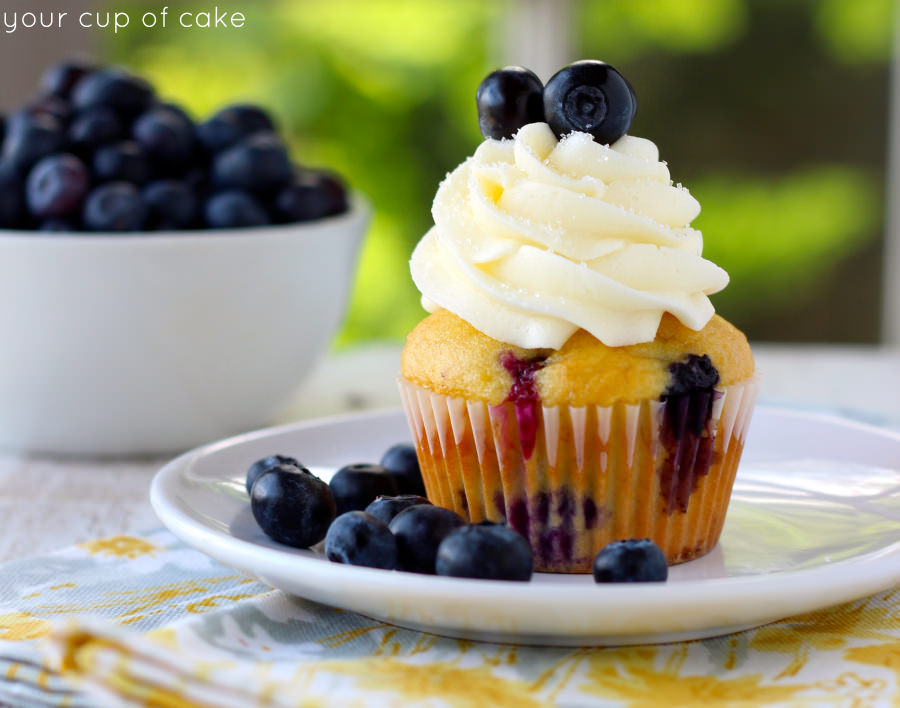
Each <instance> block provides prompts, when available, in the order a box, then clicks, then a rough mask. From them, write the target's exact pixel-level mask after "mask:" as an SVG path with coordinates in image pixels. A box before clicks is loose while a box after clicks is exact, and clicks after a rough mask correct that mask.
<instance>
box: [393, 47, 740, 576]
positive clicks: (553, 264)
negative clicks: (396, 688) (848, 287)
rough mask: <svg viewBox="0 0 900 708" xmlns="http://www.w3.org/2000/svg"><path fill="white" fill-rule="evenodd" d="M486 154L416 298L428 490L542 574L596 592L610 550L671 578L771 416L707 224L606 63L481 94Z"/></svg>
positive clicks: (704, 543) (444, 197) (432, 250)
mask: <svg viewBox="0 0 900 708" xmlns="http://www.w3.org/2000/svg"><path fill="white" fill-rule="evenodd" d="M478 108H479V122H480V125H481V128H482V132H483V133H484V135H485V138H486V139H485V141H484V142H483V143H482V144H481V145H480V146H479V147H478V149H477V150H476V151H475V154H474V155H473V156H472V157H470V158H469V159H467V160H466V161H465V162H464V163H463V164H462V165H460V166H459V167H457V168H456V169H455V170H454V171H453V172H452V173H450V174H449V175H448V176H447V178H446V179H445V180H444V181H443V182H442V183H441V185H440V187H439V188H438V192H437V195H436V197H435V201H434V206H433V210H432V213H433V216H434V222H435V225H434V227H433V228H432V229H431V230H430V231H429V232H428V233H427V234H426V235H425V236H424V237H423V239H422V240H421V241H420V243H419V244H418V246H417V247H416V249H415V251H414V253H413V256H412V259H411V262H410V267H411V272H412V277H413V280H414V281H415V283H416V285H417V287H418V288H419V289H420V291H421V292H422V301H423V305H424V306H425V308H426V310H428V311H429V312H430V313H431V314H429V315H428V316H427V317H426V318H425V319H424V320H423V321H422V322H421V323H420V324H419V325H418V326H417V327H416V328H415V329H414V330H413V331H412V332H411V333H410V334H409V336H408V337H407V341H406V344H405V346H404V349H403V355H402V365H401V377H400V388H401V394H402V398H403V403H404V408H405V411H406V414H407V417H408V420H409V423H410V428H411V430H412V433H413V436H414V439H415V443H416V447H417V452H418V456H419V462H420V466H421V468H422V472H423V477H424V480H425V486H426V489H427V492H428V496H429V498H430V499H431V500H432V501H433V502H435V503H436V504H440V505H442V506H445V507H448V508H451V509H454V510H455V511H457V512H458V513H460V514H461V515H463V516H464V517H465V518H468V519H469V520H471V521H473V522H477V521H480V520H483V519H489V520H492V521H500V520H505V521H507V522H508V523H509V524H510V525H511V526H512V527H513V528H515V529H516V530H518V531H519V532H520V533H522V535H523V536H525V538H526V539H528V541H529V543H530V545H531V547H532V551H533V553H534V558H535V569H536V570H541V571H545V572H572V573H581V572H590V568H591V563H592V561H593V558H594V555H595V554H596V553H597V552H598V551H599V550H600V548H602V547H603V546H604V545H606V544H607V543H610V542H611V541H615V540H620V539H625V538H644V537H646V538H651V539H653V540H654V541H655V542H656V543H657V544H658V545H659V546H660V547H661V548H662V549H663V551H664V552H665V554H666V557H667V559H668V561H669V563H679V562H683V561H687V560H690V559H692V558H696V557H699V556H701V555H703V554H704V553H706V552H708V551H709V550H710V549H711V548H712V547H713V546H714V545H715V543H716V541H717V540H718V537H719V534H720V533H721V530H722V525H723V523H724V519H725V512H726V509H727V507H728V502H729V498H730V495H731V487H732V484H733V482H734V476H735V473H736V470H737V466H738V461H739V459H740V456H741V452H742V449H743V445H744V440H745V437H746V431H747V427H748V425H749V422H750V416H751V412H752V409H753V404H754V402H755V397H756V391H757V377H756V375H755V366H754V362H753V355H752V353H751V350H750V347H749V345H748V343H747V340H746V337H744V335H743V334H742V333H741V332H740V331H739V330H737V329H736V328H735V327H733V326H732V325H731V324H729V323H728V322H726V321H725V320H724V319H722V318H721V317H719V316H717V315H715V313H714V309H713V307H712V304H711V303H710V300H709V297H708V296H709V295H710V294H713V293H715V292H717V291H719V290H721V289H722V288H723V287H725V285H726V284H727V282H728V276H727V274H726V273H725V272H724V271H723V270H722V269H721V268H719V267H718V266H716V265H715V264H713V263H711V262H709V261H707V260H705V259H704V258H703V257H702V255H701V254H702V246H703V242H702V237H701V234H700V233H699V232H698V231H696V230H695V229H692V228H691V227H690V223H691V221H692V220H693V219H694V218H695V217H696V216H697V214H698V213H699V210H700V207H699V204H698V203H697V201H696V200H695V199H694V198H693V197H692V196H691V195H690V193H689V192H688V191H687V190H686V189H684V188H682V187H681V186H680V185H673V183H672V181H671V178H670V175H669V170H668V167H667V166H666V164H665V163H664V162H661V161H660V160H659V154H658V150H657V148H656V146H655V145H654V144H653V143H652V142H650V141H649V140H645V139H642V138H637V137H633V136H630V135H628V134H627V130H628V128H629V127H630V123H631V120H632V118H633V116H634V112H635V110H636V99H635V96H634V92H633V91H632V89H631V86H630V85H629V84H628V82H627V81H626V80H625V79H624V78H623V77H622V76H621V74H619V73H618V72H617V71H616V70H615V69H613V68H612V67H610V66H609V65H607V64H604V63H603V62H597V61H584V62H577V63H575V64H572V65H570V66H568V67H566V68H564V69H563V70H561V71H560V72H558V73H557V74H556V75H555V76H554V77H553V78H551V79H550V81H548V83H547V85H546V86H542V85H541V82H540V81H539V80H538V79H537V77H536V76H535V75H534V74H532V73H531V72H528V71H527V70H525V69H521V68H518V67H509V68H506V69H501V70H499V71H497V72H494V73H493V74H491V75H489V76H488V77H487V78H486V79H485V81H484V82H482V85H481V87H479V90H478Z"/></svg>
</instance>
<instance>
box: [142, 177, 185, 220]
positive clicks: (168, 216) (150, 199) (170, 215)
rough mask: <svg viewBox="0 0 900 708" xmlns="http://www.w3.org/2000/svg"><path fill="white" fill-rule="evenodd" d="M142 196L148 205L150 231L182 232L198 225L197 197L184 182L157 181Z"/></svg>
mask: <svg viewBox="0 0 900 708" xmlns="http://www.w3.org/2000/svg"><path fill="white" fill-rule="evenodd" d="M141 196H142V197H143V199H144V204H146V205H147V223H146V227H147V228H148V229H152V230H157V231H180V230H182V229H189V228H191V227H193V226H194V225H195V224H196V223H197V212H198V204H197V197H196V196H195V194H194V191H193V190H192V189H191V188H190V187H188V186H187V185H186V184H185V183H184V182H179V181H177V180H172V179H163V180H157V181H156V182H151V183H150V184H148V185H147V186H146V187H144V190H143V191H142V192H141Z"/></svg>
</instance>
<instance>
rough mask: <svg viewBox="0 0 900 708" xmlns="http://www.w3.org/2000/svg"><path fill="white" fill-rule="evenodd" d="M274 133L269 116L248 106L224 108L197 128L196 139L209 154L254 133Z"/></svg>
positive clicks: (237, 105)
mask: <svg viewBox="0 0 900 708" xmlns="http://www.w3.org/2000/svg"><path fill="white" fill-rule="evenodd" d="M264 132H269V133H274V132H275V123H274V121H273V120H272V118H271V117H270V116H269V114H268V113H267V112H266V111H265V110H263V109H262V108H260V107H259V106H254V105H250V104H236V105H233V106H226V107H225V108H223V109H222V110H220V111H219V112H218V113H216V114H215V115H214V116H213V117H212V118H210V119H209V120H208V121H206V122H204V123H200V124H199V125H198V126H197V139H198V140H199V141H200V143H201V144H202V145H203V147H204V148H206V150H207V151H208V152H210V153H217V152H221V151H222V150H226V149H228V148H230V147H231V146H232V145H234V144H235V143H237V142H238V141H240V140H243V139H244V138H246V137H248V136H250V135H253V134H255V133H264Z"/></svg>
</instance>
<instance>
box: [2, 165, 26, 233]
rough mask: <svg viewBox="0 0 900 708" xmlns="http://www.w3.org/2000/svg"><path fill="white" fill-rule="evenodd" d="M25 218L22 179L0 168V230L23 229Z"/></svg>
mask: <svg viewBox="0 0 900 708" xmlns="http://www.w3.org/2000/svg"><path fill="white" fill-rule="evenodd" d="M27 216H28V212H27V208H26V204H25V186H24V184H23V183H22V179H21V178H20V177H19V176H18V175H17V174H16V173H15V172H14V171H13V170H11V169H9V168H8V167H3V166H0V229H20V228H23V227H24V226H25V222H26V220H27Z"/></svg>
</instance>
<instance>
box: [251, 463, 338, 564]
mask: <svg viewBox="0 0 900 708" xmlns="http://www.w3.org/2000/svg"><path fill="white" fill-rule="evenodd" d="M250 509H251V511H252V512H253V518H254V519H256V523H257V524H259V527H260V528H261V529H262V530H263V532H264V533H265V534H266V535H267V536H269V538H272V539H273V540H275V541H278V542H279V543H283V544H285V545H287V546H293V547H295V548H309V547H310V546H314V545H315V544H317V543H318V542H319V541H321V540H322V539H323V538H325V534H326V533H327V532H328V527H329V526H330V525H331V522H332V521H334V517H335V506H334V496H333V495H332V493H331V489H330V488H329V487H328V485H327V484H325V482H323V481H322V480H321V479H319V478H318V477H316V476H315V475H314V474H311V473H310V472H309V471H307V470H303V469H300V468H298V467H296V466H294V465H276V466H275V467H269V468H268V469H267V470H265V471H264V472H263V473H262V474H261V475H259V477H257V478H256V481H255V482H253V486H252V487H251V488H250Z"/></svg>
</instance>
